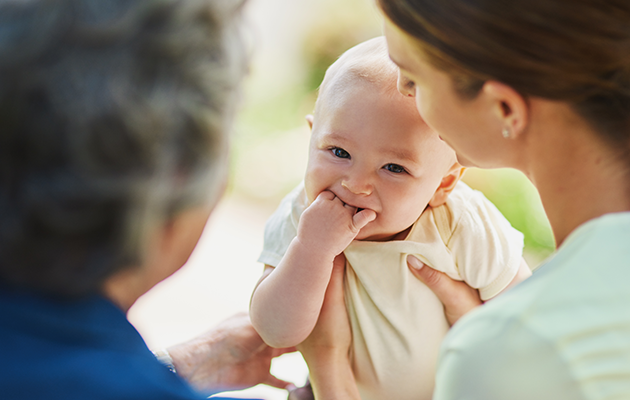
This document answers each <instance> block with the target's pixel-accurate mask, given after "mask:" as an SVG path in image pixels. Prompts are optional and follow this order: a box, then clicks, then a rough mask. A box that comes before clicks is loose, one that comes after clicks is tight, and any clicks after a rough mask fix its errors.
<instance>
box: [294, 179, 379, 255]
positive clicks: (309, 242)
mask: <svg viewBox="0 0 630 400" xmlns="http://www.w3.org/2000/svg"><path fill="white" fill-rule="evenodd" d="M374 218H376V213H375V212H374V211H373V210H368V209H364V210H361V211H360V212H357V209H356V207H352V206H349V205H346V204H344V203H343V202H342V201H341V200H340V199H339V198H338V197H337V196H335V194H334V193H332V192H329V191H324V192H322V193H320V194H319V196H317V198H316V199H315V201H313V203H312V204H311V205H310V206H309V207H308V208H307V209H306V210H305V211H304V213H302V216H301V217H300V223H299V225H298V240H300V242H302V243H303V244H304V245H305V246H308V247H311V249H313V250H317V251H320V252H323V254H329V255H330V256H331V260H332V258H334V257H335V256H337V255H339V254H341V252H343V251H344V250H345V249H346V247H348V245H349V244H350V243H351V242H352V241H353V240H354V238H355V237H356V236H357V234H358V233H359V231H360V230H361V229H362V228H363V227H364V226H365V225H367V224H368V223H369V222H371V221H373V220H374Z"/></svg>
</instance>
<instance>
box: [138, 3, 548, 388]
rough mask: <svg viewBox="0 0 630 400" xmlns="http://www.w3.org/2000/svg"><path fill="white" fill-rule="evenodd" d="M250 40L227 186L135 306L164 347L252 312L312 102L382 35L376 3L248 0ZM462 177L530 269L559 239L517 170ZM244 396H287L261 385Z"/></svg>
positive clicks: (289, 371) (141, 326)
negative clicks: (272, 219) (507, 227)
mask: <svg viewBox="0 0 630 400" xmlns="http://www.w3.org/2000/svg"><path fill="white" fill-rule="evenodd" d="M245 20H246V21H245V25H246V27H245V35H246V37H247V42H248V46H249V48H250V49H251V50H250V54H251V71H250V74H249V76H248V78H247V80H246V82H245V85H244V90H243V100H242V106H241V110H240V112H239V115H238V117H237V121H236V124H235V127H234V143H233V151H232V161H231V163H232V165H231V176H230V181H229V186H228V189H227V192H226V195H225V197H224V198H223V200H222V201H221V203H220V204H219V206H218V207H217V209H216V211H215V212H214V213H213V215H212V217H211V218H210V220H209V221H208V224H207V226H206V229H205V231H204V233H203V235H202V238H201V240H200V243H199V245H198V246H197V248H196V249H195V251H194V253H193V255H192V256H191V258H190V260H189V261H188V263H187V264H186V265H185V266H184V267H183V268H182V269H181V270H180V271H178V272H177V273H176V274H174V275H173V276H172V277H170V278H169V279H167V280H165V281H164V282H162V283H160V284H159V285H158V286H156V287H155V288H154V289H153V290H151V291H150V292H149V293H147V294H146V295H145V296H143V297H142V298H141V299H140V300H138V302H137V303H136V304H135V305H134V306H133V307H132V309H131V310H130V313H129V319H130V320H131V321H132V323H133V324H134V325H135V326H136V328H137V329H138V330H139V331H140V332H141V333H142V335H143V336H144V337H145V339H146V341H147V343H148V344H149V347H151V348H152V349H157V348H161V347H167V346H169V345H172V344H175V343H177V342H180V341H183V340H187V339H190V338H192V337H194V336H196V335H197V334H199V333H201V332H203V331H205V330H207V329H210V328H211V327H212V326H214V325H216V324H217V323H218V322H220V321H221V320H223V319H225V318H227V317H229V316H230V315H232V314H234V313H236V312H239V311H243V312H246V311H247V309H248V303H249V296H250V294H251V291H252V290H253V288H254V285H255V284H256V282H257V280H258V278H259V276H260V274H261V273H262V265H261V264H259V263H257V262H256V260H257V258H258V255H259V253H260V251H261V250H262V237H263V229H264V223H265V221H266V219H267V218H268V217H269V215H271V213H272V212H273V210H274V209H275V207H276V206H277V204H278V202H279V201H280V199H281V198H282V197H283V196H284V195H285V194H286V193H288V191H290V190H291V189H292V188H293V187H294V186H295V185H296V184H297V183H298V182H299V181H300V180H301V179H302V176H303V173H304V170H305V167H306V158H307V154H308V149H307V147H308V139H309V134H310V132H309V130H308V127H307V125H306V121H305V120H304V116H305V115H306V114H309V113H310V112H311V111H312V109H313V106H314V102H315V96H316V89H317V87H318V86H319V83H320V82H321V79H322V77H323V75H324V72H325V70H326V68H327V67H328V66H329V65H330V64H331V63H332V62H333V61H334V60H335V59H336V58H337V57H338V56H339V55H341V53H343V52H344V51H345V50H347V49H348V48H350V47H352V46H354V45H355V44H357V43H359V42H362V41H364V40H366V39H369V38H372V37H375V36H379V35H381V16H380V15H379V13H378V11H377V9H376V6H375V4H374V3H373V1H372V0H343V1H339V0H249V2H248V4H247V6H246V8H245ZM464 181H465V182H467V183H468V184H469V185H470V186H472V187H473V188H475V189H478V190H481V191H482V192H483V193H484V194H485V195H486V196H487V197H488V198H489V199H490V200H491V201H492V202H493V203H494V204H495V205H496V206H497V207H498V208H499V210H501V212H502V213H503V214H504V215H505V216H506V217H507V219H508V220H509V221H510V222H511V223H512V225H513V226H514V227H515V228H517V229H518V230H520V231H521V232H523V234H524V235H525V252H526V253H525V257H526V259H527V261H528V263H529V265H530V267H532V268H536V267H537V266H538V265H539V264H540V262H541V261H542V260H543V259H544V258H545V257H546V256H547V255H549V254H550V253H551V251H552V249H553V246H554V243H553V238H552V235H551V231H550V228H549V224H548V222H547V219H546V217H545V215H544V213H543V211H542V207H541V204H540V199H539V197H538V194H537V193H536V191H535V190H534V188H533V187H532V185H531V184H530V183H529V181H528V180H527V179H526V178H525V177H524V176H523V175H522V174H520V173H519V172H516V171H511V170H493V171H481V170H468V171H467V172H466V174H465V176H464ZM272 371H273V372H274V373H275V374H276V375H277V376H278V377H280V378H283V379H287V380H290V381H293V382H295V383H296V384H302V383H304V381H305V379H306V375H307V368H306V366H305V364H304V362H303V360H302V358H301V357H300V356H299V355H297V354H291V355H285V356H282V357H281V358H280V359H278V360H277V361H276V362H274V364H273V366H272ZM232 395H234V396H237V397H260V398H264V399H268V400H280V399H286V392H285V391H283V390H279V389H273V388H269V387H266V386H262V385H259V386H257V387H254V388H252V389H248V390H246V391H243V392H239V393H233V394H232Z"/></svg>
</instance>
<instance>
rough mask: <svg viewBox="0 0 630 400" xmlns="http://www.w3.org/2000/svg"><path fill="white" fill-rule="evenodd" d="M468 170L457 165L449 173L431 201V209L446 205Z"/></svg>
mask: <svg viewBox="0 0 630 400" xmlns="http://www.w3.org/2000/svg"><path fill="white" fill-rule="evenodd" d="M465 170H466V168H464V167H462V166H461V165H459V163H455V164H454V165H453V166H452V167H451V168H450V169H449V171H448V173H447V174H446V175H444V178H442V182H440V186H438V188H437V190H436V191H435V194H433V197H432V198H431V200H429V206H431V207H439V206H441V205H442V204H444V203H446V199H447V198H448V195H449V194H451V192H452V191H453V189H455V185H457V182H459V180H460V179H461V178H462V176H463V175H464V171H465Z"/></svg>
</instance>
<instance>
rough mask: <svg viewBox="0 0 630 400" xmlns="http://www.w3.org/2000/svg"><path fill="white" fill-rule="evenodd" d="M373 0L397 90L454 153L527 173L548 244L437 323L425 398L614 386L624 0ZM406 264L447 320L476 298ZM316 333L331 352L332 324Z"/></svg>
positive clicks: (467, 161) (629, 45)
mask: <svg viewBox="0 0 630 400" xmlns="http://www.w3.org/2000/svg"><path fill="white" fill-rule="evenodd" d="M379 6H380V8H381V10H382V11H383V13H384V15H385V17H386V21H385V35H386V37H387V42H388V47H389V52H390V56H391V58H392V60H394V62H396V63H397V64H398V65H399V67H400V75H399V90H400V91H401V93H403V94H404V95H407V96H412V97H415V99H416V104H417V107H418V111H419V112H420V114H421V115H422V117H423V118H424V119H425V121H426V122H427V123H428V124H429V125H430V126H431V127H432V128H434V129H435V130H437V131H438V132H439V133H440V136H441V137H442V138H443V140H445V141H446V142H447V143H448V144H449V145H451V146H452V147H453V148H454V149H455V150H456V152H457V153H458V157H459V160H460V162H461V163H462V164H464V165H468V166H477V167H481V168H496V167H510V168H516V169H518V170H520V171H522V172H523V173H524V174H525V175H526V176H528V178H529V179H530V180H531V181H532V182H533V183H534V185H535V186H536V188H537V189H538V191H539V193H540V197H541V200H542V203H543V206H544V208H545V211H546V213H547V215H548V217H549V221H550V223H551V226H552V228H553V234H554V236H555V240H556V243H557V245H558V250H557V252H556V254H555V255H554V256H553V257H552V258H551V259H550V260H549V261H547V262H546V264H545V265H543V266H542V267H541V268H540V269H539V270H538V271H537V272H536V273H535V274H534V275H533V277H532V278H530V279H529V280H527V281H525V282H524V283H522V284H521V285H519V286H518V287H516V288H514V289H512V290H511V291H510V292H509V293H507V294H506V295H505V296H502V297H501V298H499V299H496V300H493V301H492V302H490V303H489V304H486V305H484V306H482V307H479V308H478V309H476V310H475V311H474V312H471V313H470V314H469V315H466V316H465V318H463V319H462V320H461V321H459V322H457V323H456V324H455V326H453V328H452V329H451V331H450V332H449V335H448V336H447V338H446V340H445V342H444V344H443V346H442V349H441V356H440V360H439V365H438V372H437V378H436V390H435V393H434V398H435V399H440V400H443V399H464V398H465V399H479V400H495V399H496V400H499V399H500V400H504V399H511V400H514V399H528V400H529V399H554V400H558V399H587V398H588V399H603V398H630V290H628V288H627V282H629V281H630V246H628V243H630V212H628V211H630V56H629V55H630V3H629V2H627V1H621V0H619V1H615V0H602V1H597V2H594V1H590V0H570V1H569V0H531V1H527V2H523V1H516V0H510V1H472V0H467V1H466V0H444V1H421V0H379ZM409 262H410V264H411V265H412V266H413V265H414V263H415V265H416V266H419V265H418V263H417V260H409ZM418 275H419V276H420V277H421V279H424V280H425V282H426V283H427V284H428V285H429V286H431V287H432V288H434V291H435V292H436V294H437V295H438V297H440V298H441V299H442V300H443V302H444V303H445V308H446V312H447V314H448V315H449V318H450V320H451V321H452V322H455V321H456V320H457V318H458V317H459V316H461V315H462V314H463V313H465V312H466V311H467V310H469V309H471V308H474V307H475V306H476V305H478V304H479V300H478V298H475V297H474V296H473V295H472V293H471V292H470V291H467V290H466V288H462V287H461V285H457V283H456V282H452V281H449V280H448V279H447V278H446V277H445V276H442V275H439V274H438V273H436V272H434V271H430V270H429V268H427V267H424V268H421V269H420V270H419V271H418ZM336 312H338V313H341V312H340V310H337V311H336ZM342 322H343V323H345V322H344V321H343V315H342V317H341V318H339V319H337V320H336V323H342ZM320 328H322V327H320ZM320 332H326V331H325V330H324V329H321V330H320ZM333 339H335V340H337V342H335V340H333ZM318 340H320V341H323V342H324V343H326V345H327V346H330V348H331V349H334V351H333V350H331V351H330V353H329V354H330V356H331V357H333V356H334V355H336V358H335V359H336V360H337V362H340V363H341V364H340V365H342V366H344V368H345V366H346V364H347V361H345V364H344V361H343V360H345V359H347V357H343V351H342V349H343V348H344V346H345V345H346V344H347V343H346V342H345V341H344V340H345V338H343V337H342V338H341V339H339V336H337V337H335V338H329V337H327V336H326V335H322V336H321V337H319V338H318ZM338 368H342V367H338ZM410 379H413V377H410ZM315 383H316V382H314V384H315ZM340 388H343V390H350V391H352V388H349V389H348V388H347V387H345V386H344V385H343V384H342V385H340ZM340 388H337V390H341V389H340ZM317 390H318V388H317V385H316V396H317ZM328 390H334V389H333V388H328Z"/></svg>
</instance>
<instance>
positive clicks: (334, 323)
mask: <svg viewBox="0 0 630 400" xmlns="http://www.w3.org/2000/svg"><path fill="white" fill-rule="evenodd" d="M345 264H346V258H345V257H344V255H343V254H340V255H339V256H337V257H336V258H335V261H334V265H333V271H332V275H331V277H330V283H329V284H328V288H327V289H326V296H325V298H324V304H323V306H322V309H321V312H320V314H319V318H318V320H317V325H315V328H314V329H313V331H312V332H311V334H310V336H309V337H308V338H307V339H306V340H305V341H304V342H302V343H301V344H300V345H299V346H298V350H300V351H301V352H302V355H303V356H304V359H305V360H306V363H307V364H308V367H309V373H310V381H311V385H312V387H313V392H314V394H315V398H316V399H317V400H329V399H348V400H350V399H360V396H359V391H358V389H357V386H356V383H355V381H354V375H353V373H352V369H351V368H350V360H349V358H348V353H349V351H350V344H351V343H352V333H351V330H350V321H349V319H348V312H347V311H346V303H345V300H344V294H343V286H344V284H343V282H344V276H345Z"/></svg>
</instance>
